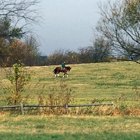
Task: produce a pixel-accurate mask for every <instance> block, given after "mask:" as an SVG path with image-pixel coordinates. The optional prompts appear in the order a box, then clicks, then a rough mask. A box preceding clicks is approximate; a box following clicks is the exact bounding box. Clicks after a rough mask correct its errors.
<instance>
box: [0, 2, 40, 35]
mask: <svg viewBox="0 0 140 140" xmlns="http://www.w3.org/2000/svg"><path fill="white" fill-rule="evenodd" d="M39 2H40V0H10V1H9V0H0V19H2V20H1V21H6V23H9V22H10V23H11V25H10V26H11V27H12V28H15V29H18V30H20V31H21V33H22V34H25V33H28V32H30V31H31V30H30V29H29V26H30V25H31V24H36V23H38V18H39V15H38V13H37V11H38V10H37V7H36V6H37V4H38V3H39ZM11 27H9V28H11ZM17 27H18V28H17ZM30 28H31V26H30Z"/></svg>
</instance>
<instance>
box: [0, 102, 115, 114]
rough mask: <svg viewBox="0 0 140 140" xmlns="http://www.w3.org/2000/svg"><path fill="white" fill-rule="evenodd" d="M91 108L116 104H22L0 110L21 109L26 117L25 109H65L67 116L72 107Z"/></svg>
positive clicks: (0, 108) (1, 107)
mask: <svg viewBox="0 0 140 140" xmlns="http://www.w3.org/2000/svg"><path fill="white" fill-rule="evenodd" d="M91 106H114V103H113V102H111V103H104V104H103V103H97V104H95V103H94V104H76V105H70V104H66V105H34V104H22V103H21V104H20V105H12V106H0V110H3V109H8V108H11V109H16V108H20V110H21V114H22V115H24V109H25V108H33V107H35V108H40V107H42V108H47V107H49V108H56V107H58V108H65V109H66V114H68V113H69V108H72V107H91Z"/></svg>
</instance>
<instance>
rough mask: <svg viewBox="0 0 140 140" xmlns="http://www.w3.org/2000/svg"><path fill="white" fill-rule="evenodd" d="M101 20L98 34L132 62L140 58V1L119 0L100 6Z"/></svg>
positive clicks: (97, 28) (97, 29)
mask: <svg viewBox="0 0 140 140" xmlns="http://www.w3.org/2000/svg"><path fill="white" fill-rule="evenodd" d="M99 8H100V15H101V18H100V20H99V22H98V25H97V27H96V31H97V34H99V35H101V36H103V37H104V38H105V39H106V40H108V41H109V42H111V45H112V47H113V48H114V49H115V50H116V51H119V52H121V54H123V55H125V56H127V57H128V58H129V59H130V60H133V61H137V60H138V59H139V58H140V29H139V27H140V0H118V1H115V2H112V1H111V0H110V1H108V3H107V4H104V5H102V4H101V3H100V4H99Z"/></svg>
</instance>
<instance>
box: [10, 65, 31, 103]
mask: <svg viewBox="0 0 140 140" xmlns="http://www.w3.org/2000/svg"><path fill="white" fill-rule="evenodd" d="M12 68H13V71H12V72H11V73H8V74H7V79H9V80H10V82H11V84H12V87H9V88H7V91H9V92H10V93H12V95H11V96H10V97H9V98H8V104H17V103H21V102H22V98H21V92H23V91H24V87H25V85H27V84H28V83H29V81H30V80H31V75H32V73H27V72H26V71H25V70H24V64H23V63H15V64H14V65H13V67H12Z"/></svg>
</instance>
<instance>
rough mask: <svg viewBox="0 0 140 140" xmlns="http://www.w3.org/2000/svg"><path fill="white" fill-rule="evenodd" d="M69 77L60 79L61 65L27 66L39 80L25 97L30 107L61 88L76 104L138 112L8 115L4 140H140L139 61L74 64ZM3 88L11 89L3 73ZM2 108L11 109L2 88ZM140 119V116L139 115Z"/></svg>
mask: <svg viewBox="0 0 140 140" xmlns="http://www.w3.org/2000/svg"><path fill="white" fill-rule="evenodd" d="M69 66H70V67H71V68H72V70H71V72H69V73H68V74H69V77H65V78H63V77H62V75H63V74H62V73H61V74H60V77H56V78H55V76H54V74H53V70H54V68H55V67H56V66H43V67H26V69H28V70H29V71H34V72H35V75H33V76H32V80H31V82H30V84H29V85H27V87H26V89H25V92H24V93H22V94H23V96H25V95H29V98H28V100H27V101H26V102H27V103H29V104H38V96H39V95H40V94H41V93H43V95H44V102H45V100H46V96H47V95H48V94H50V93H51V92H54V93H55V91H57V90H55V89H56V88H59V87H60V84H61V83H64V84H66V85H67V86H68V87H69V88H70V89H71V90H72V91H73V98H74V100H73V104H90V103H92V102H93V101H97V102H112V101H113V102H114V104H115V105H116V106H117V107H120V109H121V110H122V111H125V109H126V108H127V111H129V110H130V109H131V108H133V112H134V114H131V112H130V113H129V116H127V115H119V114H116V115H113V116H110V115H105V116H104V115H100V114H99V115H94V114H91V115H87V114H81V115H72V114H69V115H62V116H59V115H53V116H50V115H49V116H46V115H41V116H38V115H36V116H34V115H30V116H29V115H25V116H20V115H10V116H9V115H8V114H0V137H1V139H4V140H6V139H11V140H12V139H15V138H16V139H20V140H22V139H34V140H36V139H47V140H49V139H57V140H62V139H67V140H71V139H72V140H77V139H79V140H86V139H112V140H113V139H114V140H116V139H120V140H121V139H122V140H124V139H134V140H135V139H139V138H140V133H139V130H140V123H139V122H140V117H139V115H140V109H139V108H140V89H139V87H140V74H139V71H140V65H139V64H136V63H134V62H113V63H92V64H72V65H69ZM0 71H1V75H0V82H1V85H5V86H9V85H10V83H9V81H8V80H7V79H6V78H5V71H4V70H3V69H0ZM0 95H1V96H0V105H5V104H6V101H5V99H6V97H8V96H9V94H4V93H3V90H2V87H1V89H0ZM135 113H136V114H137V115H136V114H135Z"/></svg>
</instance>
